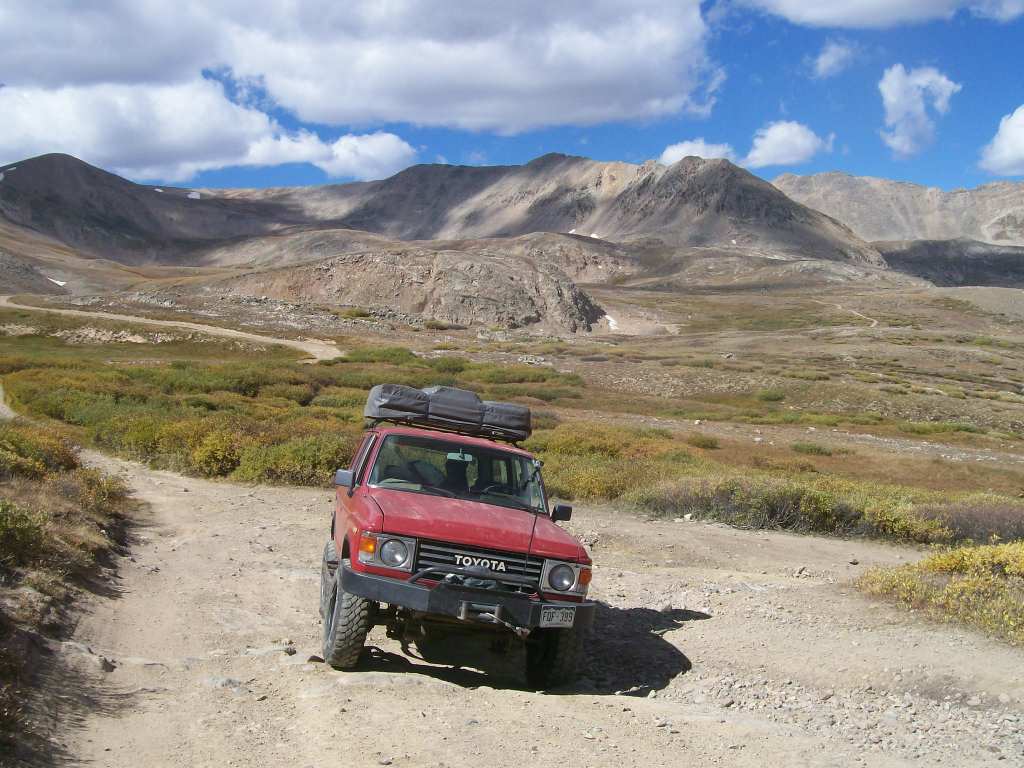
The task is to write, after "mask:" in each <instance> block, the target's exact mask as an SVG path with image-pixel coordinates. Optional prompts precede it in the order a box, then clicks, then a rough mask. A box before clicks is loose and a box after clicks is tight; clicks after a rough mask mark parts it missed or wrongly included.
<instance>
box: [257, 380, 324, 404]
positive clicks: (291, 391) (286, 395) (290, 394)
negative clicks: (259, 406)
mask: <svg viewBox="0 0 1024 768" xmlns="http://www.w3.org/2000/svg"><path fill="white" fill-rule="evenodd" d="M259 396H260V397H279V398H281V399H282V400H291V401H292V402H295V403H298V404H299V405H309V403H310V402H311V401H312V400H313V387H311V386H310V385H309V384H268V385H267V386H265V387H260V395H259Z"/></svg>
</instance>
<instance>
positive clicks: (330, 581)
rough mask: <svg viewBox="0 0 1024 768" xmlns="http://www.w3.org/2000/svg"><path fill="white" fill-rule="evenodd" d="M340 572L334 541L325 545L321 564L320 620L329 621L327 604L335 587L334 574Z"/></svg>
mask: <svg viewBox="0 0 1024 768" xmlns="http://www.w3.org/2000/svg"><path fill="white" fill-rule="evenodd" d="M337 570H338V548H337V547H335V546H334V541H333V540H332V541H329V542H327V544H325V545H324V557H323V561H322V562H321V564H320V618H321V619H323V620H324V621H325V622H326V621H327V603H328V599H329V598H330V594H331V590H332V589H333V585H334V573H335V571H337Z"/></svg>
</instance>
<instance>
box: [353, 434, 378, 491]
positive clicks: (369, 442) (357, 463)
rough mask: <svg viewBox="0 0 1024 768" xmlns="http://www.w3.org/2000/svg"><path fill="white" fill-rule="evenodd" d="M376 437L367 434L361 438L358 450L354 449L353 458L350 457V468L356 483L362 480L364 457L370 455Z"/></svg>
mask: <svg viewBox="0 0 1024 768" xmlns="http://www.w3.org/2000/svg"><path fill="white" fill-rule="evenodd" d="M376 438H377V436H376V435H373V434H371V435H367V436H366V437H365V438H364V439H363V442H362V445H360V446H359V450H358V451H356V455H355V458H354V459H352V466H351V467H350V469H351V470H352V472H353V473H354V479H355V483H356V484H358V483H359V482H360V481H361V480H362V477H361V475H362V474H363V465H364V464H365V463H366V457H367V456H369V455H370V449H371V448H372V447H373V444H374V442H375V441H376Z"/></svg>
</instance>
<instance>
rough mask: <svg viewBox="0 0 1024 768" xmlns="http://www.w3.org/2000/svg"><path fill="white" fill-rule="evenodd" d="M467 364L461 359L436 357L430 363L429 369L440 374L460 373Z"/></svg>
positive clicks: (466, 361)
mask: <svg viewBox="0 0 1024 768" xmlns="http://www.w3.org/2000/svg"><path fill="white" fill-rule="evenodd" d="M469 364H470V363H469V361H468V360H466V359H465V358H463V357H438V358H436V359H434V360H431V361H430V367H431V368H433V369H434V370H435V371H440V372H441V373H462V372H463V371H464V370H466V368H468V367H469Z"/></svg>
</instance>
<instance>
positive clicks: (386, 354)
mask: <svg viewBox="0 0 1024 768" xmlns="http://www.w3.org/2000/svg"><path fill="white" fill-rule="evenodd" d="M335 362H338V363H388V364H390V365H408V364H409V363H418V362H420V359H419V358H418V357H416V355H414V354H413V353H412V352H410V351H409V350H408V349H406V348H405V347H363V348H362V349H350V350H349V351H348V352H346V353H345V355H344V356H343V357H339V358H335Z"/></svg>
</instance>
